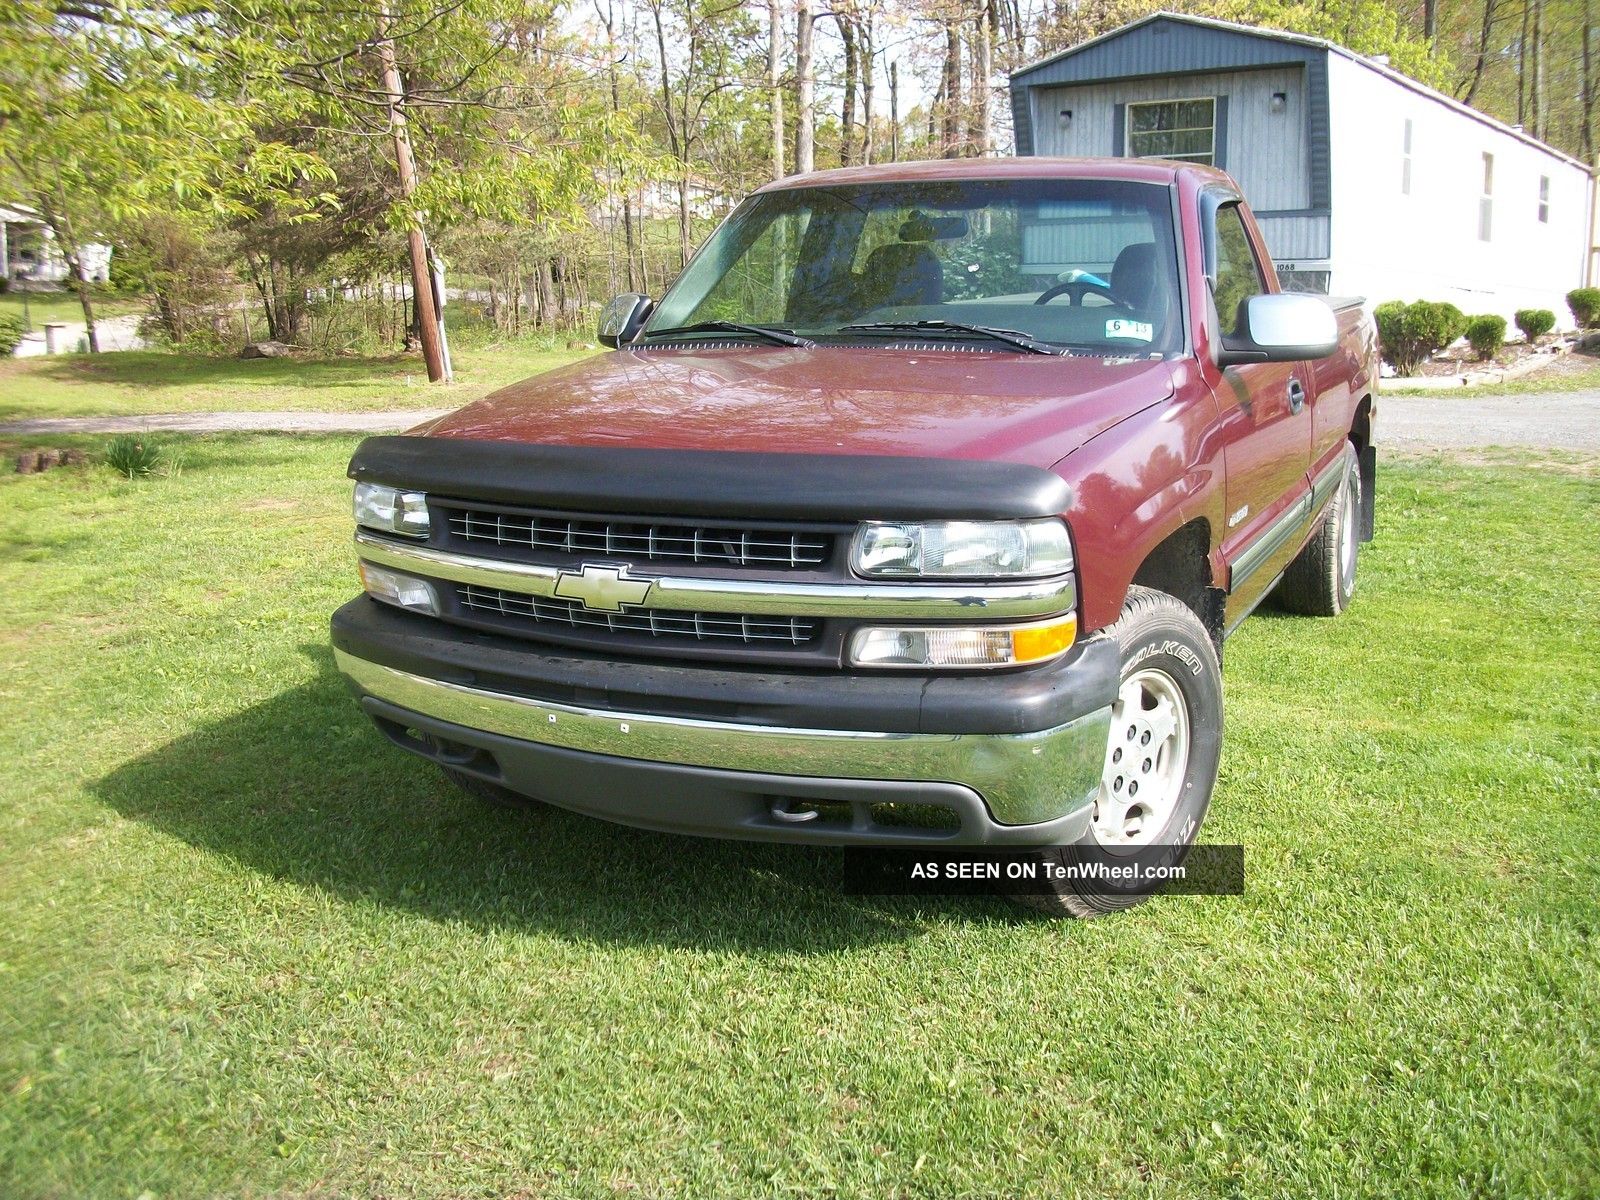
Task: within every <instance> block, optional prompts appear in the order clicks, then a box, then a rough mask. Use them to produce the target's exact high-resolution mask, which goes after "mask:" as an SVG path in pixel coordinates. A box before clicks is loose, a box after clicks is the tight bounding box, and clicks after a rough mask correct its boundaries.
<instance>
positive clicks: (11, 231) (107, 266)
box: [0, 204, 111, 283]
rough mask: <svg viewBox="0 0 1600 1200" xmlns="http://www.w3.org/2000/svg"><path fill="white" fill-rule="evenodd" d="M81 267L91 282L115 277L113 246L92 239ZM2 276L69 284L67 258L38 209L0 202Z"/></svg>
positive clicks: (80, 264)
mask: <svg viewBox="0 0 1600 1200" xmlns="http://www.w3.org/2000/svg"><path fill="white" fill-rule="evenodd" d="M78 269H79V271H80V272H81V273H82V275H83V277H84V280H85V281H86V282H88V283H105V282H107V281H108V280H109V279H110V278H111V247H110V246H107V245H104V244H103V243H99V242H89V243H87V244H85V245H84V246H83V248H82V249H81V251H80V252H79V263H78ZM0 278H3V279H5V280H6V281H7V282H10V281H11V280H13V279H15V280H21V281H27V282H32V283H65V282H66V279H67V260H66V259H65V258H64V257H63V256H62V254H61V248H60V246H58V245H57V244H56V233H55V230H53V229H51V228H50V226H49V225H48V224H47V223H46V222H45V220H44V218H43V217H41V216H40V215H39V214H38V213H37V212H36V211H35V210H33V209H31V208H29V207H27V206H26V205H22V204H12V205H5V204H0Z"/></svg>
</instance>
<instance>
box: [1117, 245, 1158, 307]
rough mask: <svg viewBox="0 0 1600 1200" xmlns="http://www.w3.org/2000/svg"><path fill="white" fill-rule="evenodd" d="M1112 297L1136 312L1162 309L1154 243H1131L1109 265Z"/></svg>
mask: <svg viewBox="0 0 1600 1200" xmlns="http://www.w3.org/2000/svg"><path fill="white" fill-rule="evenodd" d="M1110 284H1111V298H1112V299H1113V300H1115V301H1116V302H1117V303H1118V304H1121V305H1123V306H1124V307H1126V308H1131V309H1133V310H1134V311H1135V312H1144V313H1153V312H1157V311H1158V310H1160V309H1161V308H1162V307H1163V297H1162V294H1161V292H1162V289H1161V280H1160V279H1159V278H1158V276H1157V275H1156V244H1155V243H1154V242H1132V243H1130V244H1129V245H1126V246H1124V247H1123V248H1122V252H1121V253H1120V254H1118V255H1117V261H1116V262H1114V263H1112V264H1111V279H1110Z"/></svg>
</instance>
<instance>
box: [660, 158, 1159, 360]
mask: <svg viewBox="0 0 1600 1200" xmlns="http://www.w3.org/2000/svg"><path fill="white" fill-rule="evenodd" d="M1176 258H1177V255H1176V246H1175V241H1174V238H1173V233H1172V208H1171V195H1170V192H1169V190H1168V189H1167V188H1166V187H1165V186H1162V185H1158V184H1150V183H1129V182H1125V181H1114V180H1103V179H1054V180H1045V179H1028V180H998V181H972V180H962V181H929V182H911V183H906V182H899V183H881V184H867V185H861V186H851V187H816V188H797V189H792V190H783V191H776V192H767V193H765V194H763V195H758V196H753V197H751V198H750V199H749V200H747V201H745V203H744V204H742V205H740V206H739V208H738V209H737V210H736V211H735V212H734V214H733V215H732V216H731V217H729V218H728V220H727V221H726V222H725V223H724V224H723V225H722V227H721V228H720V229H718V230H717V232H716V234H715V235H713V237H712V238H711V240H710V241H709V242H707V243H706V246H705V248H704V249H703V250H702V251H701V252H700V254H699V255H697V256H696V257H695V259H694V261H693V262H692V263H690V264H689V267H688V269H687V270H685V271H684V273H683V275H682V276H681V277H680V278H679V279H678V281H677V283H675V284H674V285H673V286H672V289H671V290H670V291H669V292H668V293H667V294H666V296H665V297H664V298H663V299H662V301H661V304H660V305H659V306H658V307H657V309H656V311H655V313H654V315H653V316H652V317H651V319H650V321H649V324H648V325H647V326H646V328H645V336H646V337H647V338H648V337H650V336H652V335H660V334H661V333H663V332H664V331H668V330H672V329H676V328H679V327H682V326H693V325H699V324H701V323H703V322H714V321H730V322H738V323H740V324H744V325H759V326H766V327H770V328H773V329H778V330H790V331H793V332H794V333H797V334H800V335H802V336H805V337H808V338H821V339H827V340H839V339H844V338H849V339H866V340H870V339H871V338H873V337H874V336H889V335H891V334H892V335H894V336H898V337H900V338H904V337H906V336H907V335H908V331H907V330H906V329H904V328H898V329H893V330H882V331H873V330H851V329H849V328H848V327H850V326H860V325H864V324H894V323H900V324H914V323H916V322H922V321H934V322H946V323H949V324H951V325H955V324H958V323H959V324H963V325H979V326H987V327H990V328H995V329H1003V330H1008V331H1016V332H1020V333H1022V334H1025V335H1027V336H1028V337H1030V338H1035V339H1038V340H1040V341H1043V342H1048V343H1051V344H1055V345H1061V346H1066V347H1071V348H1079V349H1084V350H1089V351H1093V352H1096V353H1105V354H1116V355H1128V354H1141V355H1143V354H1153V353H1167V352H1170V351H1174V350H1178V349H1181V348H1182V341H1183V339H1182V336H1181V331H1180V328H1179V318H1178V311H1179V310H1178V287H1177V262H1176ZM914 336H916V337H917V338H918V339H919V340H922V339H925V338H927V337H962V338H967V337H971V336H973V335H972V333H971V331H965V332H962V331H956V330H938V329H932V330H926V331H921V332H916V333H915V334H914Z"/></svg>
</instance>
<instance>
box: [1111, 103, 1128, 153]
mask: <svg viewBox="0 0 1600 1200" xmlns="http://www.w3.org/2000/svg"><path fill="white" fill-rule="evenodd" d="M1113 114H1114V115H1113V116H1112V118H1111V157H1112V158H1121V157H1122V156H1123V155H1125V154H1127V152H1128V147H1127V140H1128V106H1127V105H1126V104H1119V105H1117V106H1116V108H1115V109H1114V110H1113Z"/></svg>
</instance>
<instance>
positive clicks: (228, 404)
mask: <svg viewBox="0 0 1600 1200" xmlns="http://www.w3.org/2000/svg"><path fill="white" fill-rule="evenodd" d="M588 353H592V351H586V350H564V349H563V350H550V349H546V348H544V347H543V346H541V345H539V344H537V343H523V342H507V343H503V344H501V345H497V346H489V347H484V348H472V349H461V350H456V351H455V352H454V354H453V359H454V364H455V369H456V382H455V383H453V384H450V385H449V386H445V387H439V386H432V385H430V384H429V383H428V375H427V372H426V370H425V369H424V368H423V365H422V359H421V358H420V357H419V356H417V355H393V356H389V357H383V358H356V357H351V358H332V359H309V358H304V357H299V356H296V357H294V358H275V359H241V358H222V357H217V358H210V357H206V356H202V355H192V354H171V353H166V352H164V351H159V350H130V351H123V352H119V353H116V354H99V355H95V354H70V355H59V356H56V357H52V358H43V357H40V358H23V359H4V360H0V421H16V420H23V419H26V418H30V417H88V416H123V415H143V414H147V413H170V412H203V411H207V410H223V411H237V412H262V411H278V410H289V409H296V410H303V409H322V410H326V411H329V412H361V411H371V410H382V409H405V408H455V407H457V406H459V405H462V404H466V403H467V402H468V401H471V400H476V399H477V398H478V397H480V396H483V395H486V394H488V393H489V392H491V391H493V390H494V389H496V388H499V387H503V386H504V385H506V384H508V383H514V382H516V381H517V380H519V379H523V378H526V377H527V376H529V375H534V374H537V373H539V372H540V371H548V370H550V369H551V368H552V367H558V366H561V365H563V364H565V363H569V362H574V361H576V360H577V359H579V358H582V357H583V356H584V355H585V354H588Z"/></svg>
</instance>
